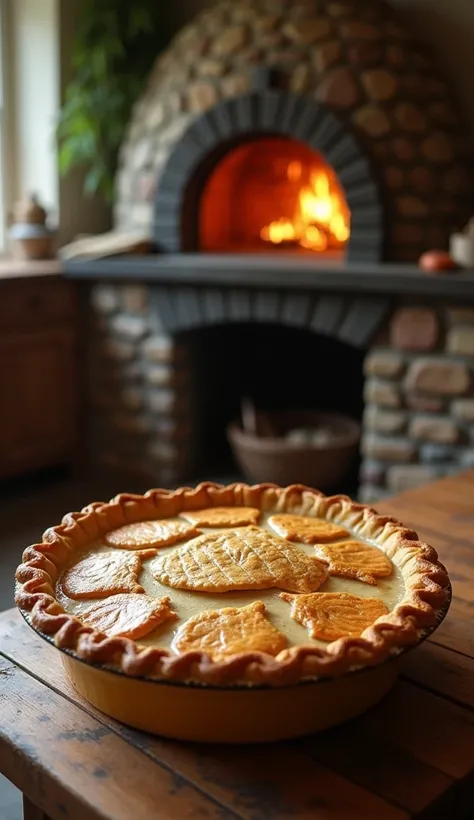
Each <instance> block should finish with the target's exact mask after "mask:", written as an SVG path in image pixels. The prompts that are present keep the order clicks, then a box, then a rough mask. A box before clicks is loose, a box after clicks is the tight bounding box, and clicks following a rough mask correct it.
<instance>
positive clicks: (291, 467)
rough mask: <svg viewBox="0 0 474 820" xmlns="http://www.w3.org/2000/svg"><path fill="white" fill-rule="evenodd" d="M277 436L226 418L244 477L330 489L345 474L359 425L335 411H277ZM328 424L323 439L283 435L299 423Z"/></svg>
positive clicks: (357, 442)
mask: <svg viewBox="0 0 474 820" xmlns="http://www.w3.org/2000/svg"><path fill="white" fill-rule="evenodd" d="M272 425H274V427H275V430H276V431H277V433H278V434H277V435H276V436H272V437H262V436H256V435H252V434H250V433H247V432H244V430H242V427H241V426H240V425H239V424H231V425H229V427H228V429H227V437H228V440H229V443H230V446H231V448H232V451H233V453H234V456H235V458H236V460H237V462H238V464H239V466H240V468H241V469H242V471H243V473H244V475H245V477H246V478H247V479H248V480H249V481H251V482H255V483H260V482H268V481H269V482H274V483H276V484H281V485H285V486H286V485H288V484H307V485H308V486H310V487H317V488H318V489H320V490H324V491H327V490H330V489H332V488H333V487H335V486H336V485H337V484H338V483H339V482H340V481H342V480H343V479H344V477H345V476H346V474H347V472H348V471H349V469H350V466H351V463H352V461H353V459H354V457H355V456H356V454H357V450H358V445H359V440H360V432H361V431H360V425H359V424H358V423H357V422H355V421H353V419H350V418H348V417H347V416H342V415H338V414H334V413H311V412H302V413H280V414H273V415H272ZM319 426H324V427H329V428H330V429H331V432H332V433H333V436H331V441H329V442H328V443H320V444H319V443H318V444H309V445H308V444H304V445H302V444H295V443H293V442H291V441H288V440H287V439H286V438H285V437H284V436H285V433H286V432H288V431H289V430H292V429H296V428H299V427H306V428H309V427H313V428H317V427H319Z"/></svg>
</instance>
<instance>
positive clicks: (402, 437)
mask: <svg viewBox="0 0 474 820" xmlns="http://www.w3.org/2000/svg"><path fill="white" fill-rule="evenodd" d="M365 373H366V377H367V378H366V383H365V402H366V405H365V413H364V436H363V441H362V453H363V456H364V462H363V466H362V472H361V493H360V494H361V499H362V500H365V501H373V500H376V499H377V498H380V497H382V496H383V495H386V494H392V493H396V492H401V491H403V490H405V489H409V488H411V487H415V486H418V485H419V484H423V483H424V482H426V481H430V480H432V479H434V478H437V477H440V476H443V475H447V474H448V473H451V472H456V471H457V470H460V469H463V468H466V467H472V466H474V378H473V377H474V309H473V308H464V307H457V306H453V307H448V308H445V307H444V306H441V305H435V304H433V305H432V306H430V307H425V306H413V305H405V306H401V307H398V308H397V309H396V310H395V311H394V313H393V315H392V317H391V319H390V321H389V323H388V324H387V326H386V327H385V328H384V329H383V331H382V333H381V334H380V335H379V338H378V339H377V342H376V344H374V346H373V347H372V349H371V350H370V352H369V353H368V355H367V358H366V362H365Z"/></svg>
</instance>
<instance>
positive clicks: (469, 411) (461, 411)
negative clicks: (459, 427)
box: [451, 399, 474, 421]
mask: <svg viewBox="0 0 474 820" xmlns="http://www.w3.org/2000/svg"><path fill="white" fill-rule="evenodd" d="M451 412H452V413H453V415H455V416H456V418H458V419H461V421H474V399H456V401H453V402H452V404H451Z"/></svg>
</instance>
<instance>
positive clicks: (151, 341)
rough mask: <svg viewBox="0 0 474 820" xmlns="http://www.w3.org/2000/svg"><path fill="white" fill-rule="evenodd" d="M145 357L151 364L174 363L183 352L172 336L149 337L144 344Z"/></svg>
mask: <svg viewBox="0 0 474 820" xmlns="http://www.w3.org/2000/svg"><path fill="white" fill-rule="evenodd" d="M142 351H143V355H144V356H145V358H146V359H148V360H149V361H151V362H165V363H166V362H174V361H177V359H178V358H180V356H181V353H182V350H181V348H179V346H178V345H177V344H176V342H175V341H174V339H173V338H172V337H171V336H158V335H157V336H149V337H148V339H146V340H145V341H144V342H143V344H142Z"/></svg>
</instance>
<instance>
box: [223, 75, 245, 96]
mask: <svg viewBox="0 0 474 820" xmlns="http://www.w3.org/2000/svg"><path fill="white" fill-rule="evenodd" d="M220 85H221V90H222V94H223V96H224V97H238V96H240V94H245V93H246V92H247V91H249V90H250V77H249V75H248V74H237V73H235V74H229V75H228V76H227V77H224V78H223V79H222V80H221V84H220Z"/></svg>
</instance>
